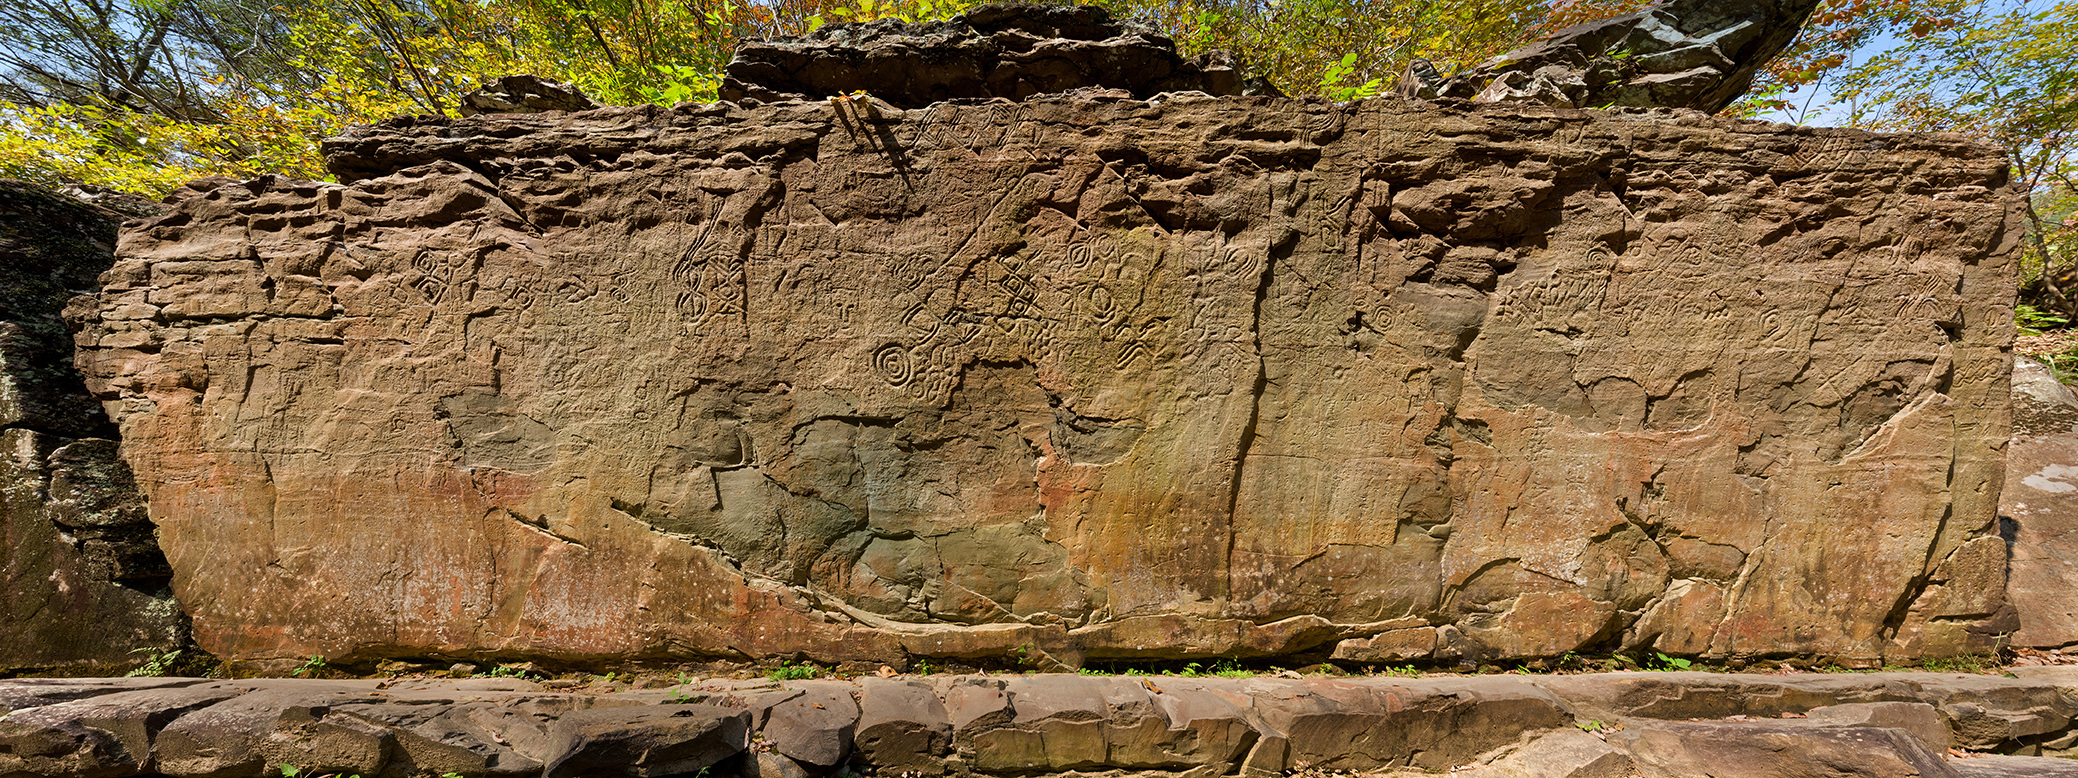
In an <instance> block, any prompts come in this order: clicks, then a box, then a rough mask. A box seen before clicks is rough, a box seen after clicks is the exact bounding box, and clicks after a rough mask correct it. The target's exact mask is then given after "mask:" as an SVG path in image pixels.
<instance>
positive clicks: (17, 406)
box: [0, 181, 185, 672]
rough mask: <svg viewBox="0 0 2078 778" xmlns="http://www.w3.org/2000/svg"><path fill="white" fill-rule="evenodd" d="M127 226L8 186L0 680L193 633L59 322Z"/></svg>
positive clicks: (67, 667)
mask: <svg viewBox="0 0 2078 778" xmlns="http://www.w3.org/2000/svg"><path fill="white" fill-rule="evenodd" d="M119 221H120V217H119V216H117V215H116V214H114V213H112V212H109V211H106V210H103V209H100V208H96V207H92V206H89V205H86V204H84V203H81V202H79V201H77V200H74V199H72V198H70V197H67V196H64V195H59V194H57V193H54V192H51V191H48V190H45V189H42V188H40V187H37V186H34V185H30V184H24V183H21V182H17V181H0V670H45V671H68V672H79V671H83V670H102V671H107V670H112V669H120V668H123V667H127V666H130V665H133V664H135V663H136V662H137V661H140V660H141V657H138V656H132V655H131V651H132V650H134V649H141V648H159V649H172V648H176V647H178V646H179V645H180V644H181V641H182V639H183V636H184V634H185V633H184V626H183V622H182V619H181V614H180V609H179V606H178V604H177V603H175V602H174V600H173V596H172V594H171V592H170V591H169V590H168V589H167V581H168V578H169V577H170V575H171V570H170V569H168V568H167V566H166V560H165V557H164V555H162V554H160V553H159V549H158V545H157V542H156V540H155V539H154V537H153V532H152V526H151V523H150V522H149V520H148V519H147V516H146V510H145V504H144V498H143V495H142V494H140V493H139V492H138V490H137V488H136V486H135V484H134V482H133V481H132V479H131V474H130V469H129V467H128V466H126V465H124V464H123V462H122V460H121V459H119V458H118V457H117V455H116V444H115V441H113V440H110V438H112V437H113V436H114V434H115V427H114V425H113V424H111V423H109V420H108V417H107V416H106V415H105V414H104V413H103V412H102V410H101V408H100V407H99V404H98V403H95V402H94V399H93V398H92V397H91V396H90V395H88V394H87V392H86V388H85V387H84V386H83V385H82V384H81V382H80V376H79V373H78V372H76V371H75V370H73V368H72V344H71V337H70V335H69V333H67V332H66V331H65V324H64V322H63V320H61V319H60V318H59V312H60V310H61V309H62V308H63V307H64V305H65V302H66V300H67V299H69V298H70V297H71V296H72V295H75V294H80V293H83V292H90V291H92V290H93V289H94V285H95V277H96V276H97V275H98V274H99V273H100V272H101V271H103V270H106V269H108V267H109V265H111V264H112V263H114V261H115V257H114V254H113V253H112V250H113V248H114V245H113V244H114V242H115V235H116V225H117V223H118V222H119Z"/></svg>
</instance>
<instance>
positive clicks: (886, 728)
mask: <svg viewBox="0 0 2078 778" xmlns="http://www.w3.org/2000/svg"><path fill="white" fill-rule="evenodd" d="M859 692H860V696H859V723H858V726H857V728H856V729H855V730H854V732H853V735H852V737H853V740H852V745H853V746H854V747H856V748H857V749H858V751H859V756H860V757H861V758H862V759H864V760H865V761H867V762H868V763H870V764H876V765H884V766H887V767H888V768H890V769H893V770H895V771H896V772H898V773H918V774H922V775H937V774H939V773H942V772H943V770H944V768H943V764H944V762H943V759H942V758H943V757H944V756H945V753H946V749H947V747H949V746H950V745H951V743H952V720H951V718H950V717H949V715H948V714H947V713H946V710H945V703H943V702H941V701H939V699H938V696H937V695H936V694H933V693H932V692H931V687H929V686H926V685H924V684H921V683H917V682H914V681H895V680H885V679H879V678H868V679H865V680H862V681H860V682H859Z"/></svg>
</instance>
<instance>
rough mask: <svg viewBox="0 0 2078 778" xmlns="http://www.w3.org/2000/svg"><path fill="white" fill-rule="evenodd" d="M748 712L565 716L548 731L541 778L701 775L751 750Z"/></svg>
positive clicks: (682, 708) (671, 708)
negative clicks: (547, 751) (550, 753)
mask: <svg viewBox="0 0 2078 778" xmlns="http://www.w3.org/2000/svg"><path fill="white" fill-rule="evenodd" d="M749 736H750V714H748V713H745V712H744V711H741V710H736V709H731V708H724V707H719V706H712V705H657V706H643V707H634V708H602V709H597V710H585V711H577V712H573V713H568V714H564V715H563V716H562V717H561V718H558V719H557V720H556V723H555V726H554V727H553V728H552V729H551V730H550V739H551V742H552V743H553V746H552V750H553V752H554V756H553V757H552V758H550V759H548V760H546V761H547V766H546V767H545V768H543V769H542V770H541V775H542V776H543V778H566V777H569V776H631V777H632V778H656V777H657V776H668V775H680V774H687V773H695V772H699V771H700V770H701V769H702V768H707V767H712V766H713V765H716V764H719V763H720V762H721V761H722V760H724V759H727V758H729V757H732V756H735V755H737V754H739V753H742V752H743V751H744V750H745V749H747V748H749V746H750V740H749Z"/></svg>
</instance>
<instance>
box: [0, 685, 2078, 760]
mask: <svg viewBox="0 0 2078 778" xmlns="http://www.w3.org/2000/svg"><path fill="white" fill-rule="evenodd" d="M2018 673H2019V674H2020V677H2018V678H2000V677H1991V676H1982V675H1960V674H1932V673H1878V674H1843V675H1777V676H1771V675H1716V674H1708V673H1617V674H1609V675H1583V676H1484V677H1444V678H1422V679H1409V678H1296V677H1294V678H1254V679H1223V678H1178V677H1169V676H1155V677H1089V676H1072V675H1031V676H1009V677H989V676H936V677H896V678H877V677H875V678H865V679H860V680H856V681H788V682H773V681H762V680H761V681H728V680H708V681H689V682H684V683H681V684H680V685H678V686H675V687H671V688H664V689H653V690H645V691H618V692H613V691H607V690H602V689H598V688H576V687H573V684H574V682H567V681H566V682H548V683H535V682H530V681H524V680H516V679H477V680H459V681H442V680H419V679H398V680H390V681H315V680H306V681H298V680H250V681H210V680H203V679H192V678H189V679H83V680H19V681H0V713H4V715H0V775H7V776H17V775H36V776H49V777H51V778H73V777H75V776H78V777H81V778H84V777H85V776H94V777H95V778H119V777H120V776H141V775H151V776H175V777H176V778H203V777H204V776H207V777H208V778H239V777H240V776H267V775H274V774H276V773H275V770H276V769H277V768H278V767H279V766H280V765H283V764H287V765H292V766H295V767H299V768H303V769H304V770H306V771H309V772H310V773H321V772H329V771H336V772H338V773H342V774H359V775H363V776H369V777H370V778H374V777H376V776H436V775H443V774H447V773H459V774H461V775H463V776H468V777H469V778H477V777H478V776H533V775H539V776H545V777H552V776H619V775H626V776H644V777H645V778H647V777H650V776H668V775H709V774H721V775H745V776H760V777H770V776H788V777H798V776H810V775H828V774H835V773H838V772H840V771H847V772H852V773H864V774H868V775H887V776H893V775H914V776H941V775H952V776H1022V775H1046V774H1062V773H1069V774H1075V775H1083V776H1129V775H1145V776H1153V775H1168V776H1176V775H1182V776H1191V777H1194V778H1209V777H1210V776H1220V775H1236V774H1238V775H1243V776H1276V775H1286V774H1289V773H1290V772H1292V771H1295V770H1301V769H1306V768H1314V769H1319V770H1327V771H1367V772H1386V773H1391V774H1396V775H1397V774H1401V773H1403V772H1405V773H1409V774H1418V773H1434V772H1445V771H1448V772H1450V774H1451V775H1453V776H1460V777H1467V776H1469V777H1470V778H1522V777H1523V776H1538V777H1539V778H1603V777H1605V776H1633V775H1642V776H1646V778H1695V776H1701V775H1712V776H1718V777H1719V778H1762V777H1763V776H1792V775H1798V776H1800V775H1820V774H1823V775H1829V776H1839V777H1840V778H1856V777H1864V776H1865V777H1867V778H1904V777H1905V776H1915V777H1916V778H1970V777H1979V778H2003V777H2004V776H2032V777H2033V778H2058V777H2059V776H2078V762H2074V761H2071V760H2068V759H2053V758H2041V757H2040V756H2036V755H2069V754H2070V753H2072V751H2073V749H2074V744H2078V729H2074V728H2073V726H2072V716H2073V715H2074V714H2078V702H2074V700H2078V673H2074V671H2073V668H2022V669H2020V670H2018ZM1951 749H1954V751H1951ZM1951 753H1953V754H1956V755H1957V756H1956V757H1951V756H1950V754H1951ZM1986 754H2025V755H2029V756H2035V758H2029V757H2028V756H2007V757H2003V758H2000V757H1987V756H1985V755H1986Z"/></svg>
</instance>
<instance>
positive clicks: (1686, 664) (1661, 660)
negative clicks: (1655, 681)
mask: <svg viewBox="0 0 2078 778" xmlns="http://www.w3.org/2000/svg"><path fill="white" fill-rule="evenodd" d="M1693 666H1695V662H1692V661H1689V660H1687V659H1682V658H1681V657H1678V656H1667V655H1666V654H1663V653H1660V652H1658V651H1654V652H1652V666H1650V667H1647V668H1645V669H1647V670H1664V671H1667V672H1674V671H1676V670H1687V669H1689V668H1690V667H1693Z"/></svg>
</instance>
